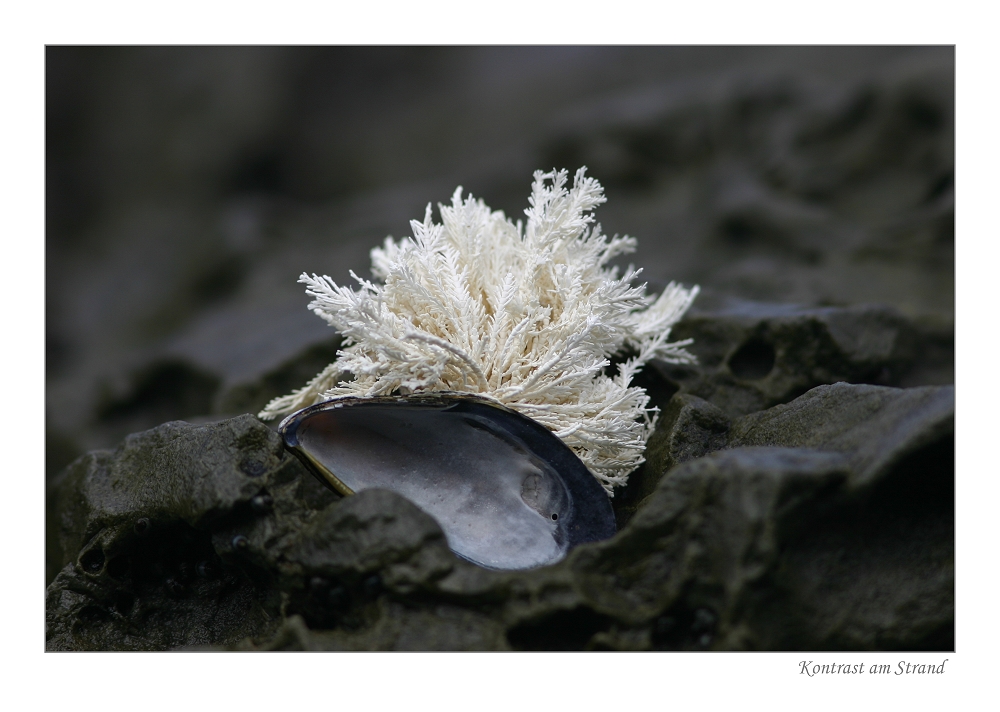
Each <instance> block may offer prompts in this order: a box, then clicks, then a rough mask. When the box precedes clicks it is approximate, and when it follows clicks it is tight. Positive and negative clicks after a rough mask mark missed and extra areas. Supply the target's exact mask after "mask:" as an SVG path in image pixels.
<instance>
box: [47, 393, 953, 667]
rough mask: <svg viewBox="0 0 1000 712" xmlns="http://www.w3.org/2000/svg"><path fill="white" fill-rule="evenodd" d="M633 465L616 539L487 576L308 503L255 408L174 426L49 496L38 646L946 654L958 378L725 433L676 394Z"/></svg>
mask: <svg viewBox="0 0 1000 712" xmlns="http://www.w3.org/2000/svg"><path fill="white" fill-rule="evenodd" d="M702 436H706V437H702ZM650 454H651V457H650V460H649V463H648V466H647V468H646V470H644V471H643V474H645V475H646V476H647V478H649V481H647V482H641V481H640V480H639V479H637V480H635V483H636V484H635V486H637V487H639V491H640V492H645V491H646V490H649V493H648V494H646V495H645V496H644V497H642V498H641V499H640V500H639V502H638V504H637V505H635V506H634V513H633V514H632V516H630V517H622V516H621V515H622V512H619V515H620V519H624V520H625V523H624V524H623V526H622V527H621V529H620V531H619V532H618V534H617V535H616V536H615V537H613V538H612V539H610V540H607V541H603V542H598V543H594V544H588V545H583V546H580V547H578V548H577V549H575V550H574V551H573V552H572V553H571V554H570V556H569V557H568V558H567V559H566V560H564V561H563V562H560V563H559V564H556V565H554V566H550V567H544V568H541V569H535V570H530V571H520V572H497V571H488V570H485V569H481V568H479V567H477V566H474V565H473V564H470V563H468V562H465V561H463V560H460V559H458V558H456V557H455V556H454V555H453V554H452V553H451V552H450V551H449V550H448V547H447V544H446V541H445V539H444V536H443V534H442V532H441V530H440V528H439V527H438V525H437V524H436V522H434V520H433V519H432V518H431V517H429V516H428V515H426V514H424V513H423V512H421V511H420V510H419V509H418V508H417V507H416V506H414V505H413V504H411V503H410V502H408V501H407V500H405V499H403V498H402V497H399V496H398V495H395V494H393V493H391V492H387V491H381V490H370V491H366V492H363V493H360V494H358V495H355V496H353V497H348V498H344V499H340V498H338V497H336V496H335V495H333V494H332V493H330V492H328V491H327V490H324V489H323V488H322V487H321V486H320V485H319V484H318V483H317V481H316V480H315V479H314V478H313V477H312V476H311V475H310V474H309V473H307V472H306V471H305V469H304V468H303V466H302V465H301V464H300V463H299V462H298V461H297V460H296V459H295V458H293V457H292V456H290V455H289V454H288V453H287V452H286V451H285V450H284V449H283V446H282V443H281V441H280V438H279V437H278V436H277V435H276V434H275V433H274V432H273V431H271V430H270V429H269V428H267V427H266V426H265V425H263V424H262V423H260V422H259V421H257V420H256V419H254V418H253V417H251V416H249V415H245V416H240V417H238V418H234V419H230V420H226V421H223V422H221V423H218V424H211V425H203V426H195V425H189V424H186V423H179V422H175V423H167V424H165V425H162V426H159V427H158V428H155V429H153V430H150V431H147V432H145V433H140V434H137V435H133V436H130V437H129V438H127V439H126V440H125V442H124V443H122V445H121V446H120V447H119V448H118V449H117V450H115V451H113V452H107V451H105V452H96V453H91V454H89V455H87V456H85V457H84V458H81V459H79V460H77V461H76V462H75V463H74V464H73V465H72V466H71V467H69V468H68V469H67V470H65V471H64V472H63V473H62V474H61V475H60V476H59V477H58V478H57V479H56V480H55V481H54V482H53V484H52V488H51V497H50V510H49V523H50V527H51V532H50V547H49V566H50V575H52V576H54V578H53V579H52V583H51V584H50V585H49V587H48V593H47V601H46V603H47V645H48V647H49V649H52V650H67V649H68V650H81V649H87V650H92V649H115V650H134V649H167V648H176V647H205V646H225V647H231V648H237V649H255V650H256V649H324V650H326V649H329V650H371V649H376V650H510V649H513V650H577V649H586V650H604V649H610V650H674V649H713V650H747V649H750V650H788V649H812V650H817V649H951V648H952V647H953V645H954V482H953V477H954V465H953V459H954V391H953V388H951V387H948V386H942V387H935V386H929V387H923V388H912V389H896V388H888V387H883V386H869V385H849V384H844V383H838V384H834V385H830V386H820V387H818V388H815V389H813V390H811V391H809V392H807V393H806V394H804V395H803V396H801V397H799V398H797V399H795V400H793V401H791V402H790V403H788V404H784V405H779V406H775V407H773V408H770V409H767V410H763V411H759V412H756V413H753V414H751V415H747V416H744V417H742V418H738V419H736V420H735V421H732V422H730V421H729V420H728V419H727V418H726V417H725V416H724V415H723V414H722V413H721V411H720V410H719V409H718V408H715V407H713V406H712V405H711V404H709V403H707V402H706V401H702V400H700V399H698V398H697V397H694V396H689V395H682V394H678V395H676V396H674V398H673V399H672V401H671V404H670V408H669V410H668V412H667V413H666V414H665V417H664V423H663V427H662V429H661V430H660V431H658V432H657V436H656V442H655V443H654V444H653V445H652V446H651V453H650ZM631 486H633V485H631V484H630V487H631ZM632 499H633V500H634V499H635V497H634V496H633V498H632Z"/></svg>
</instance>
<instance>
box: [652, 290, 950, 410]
mask: <svg viewBox="0 0 1000 712" xmlns="http://www.w3.org/2000/svg"><path fill="white" fill-rule="evenodd" d="M673 336H674V337H676V338H678V339H686V338H692V339H694V343H693V344H692V345H691V347H690V349H691V351H692V353H694V354H695V355H696V356H697V357H698V363H697V364H696V365H693V366H687V365H684V366H678V365H670V364H665V363H662V362H653V364H652V373H651V374H650V376H648V377H647V378H649V379H650V380H652V379H653V378H654V376H655V377H658V378H659V379H660V380H661V382H662V385H661V386H660V388H661V390H665V389H669V388H671V387H672V388H673V390H674V391H675V392H676V391H680V392H681V393H689V394H692V395H695V396H698V397H699V398H702V399H704V400H706V401H709V402H710V403H712V404H714V405H715V406H717V407H718V408H720V409H721V410H722V411H723V412H724V413H725V414H726V415H727V416H729V417H730V418H735V417H739V416H741V415H745V414H747V413H753V412H755V411H759V410H763V409H765V408H770V407H771V406H774V405H778V404H780V403H787V402H788V401H790V400H792V399H794V398H796V397H798V396H800V395H802V394H803V393H805V392H806V391H808V390H809V389H811V388H815V387H816V386H819V385H823V384H828V383H836V382H838V381H846V382H849V383H872V384H876V385H890V386H894V385H903V384H905V385H938V384H944V383H950V382H951V378H952V373H951V370H950V368H951V366H950V363H951V361H950V359H951V357H950V355H946V354H947V352H946V354H942V350H945V351H946V349H947V346H946V345H942V343H941V340H942V337H941V335H940V334H939V333H938V332H936V331H933V330H932V329H931V328H927V327H922V326H918V324H917V323H915V322H914V321H913V320H910V319H908V318H906V317H904V316H903V315H902V314H901V313H900V312H898V311H897V310H895V309H892V308H890V307H884V306H877V305H860V306H853V307H822V308H805V307H796V306H794V305H776V304H757V303H747V302H741V303H737V304H735V305H733V306H732V307H730V308H727V309H722V310H719V311H714V312H708V313H701V314H696V315H693V316H691V317H689V318H687V319H685V320H684V321H682V322H681V323H679V324H678V325H677V327H676V328H675V330H674V334H673ZM912 376H916V378H914V377H912ZM921 379H922V380H921Z"/></svg>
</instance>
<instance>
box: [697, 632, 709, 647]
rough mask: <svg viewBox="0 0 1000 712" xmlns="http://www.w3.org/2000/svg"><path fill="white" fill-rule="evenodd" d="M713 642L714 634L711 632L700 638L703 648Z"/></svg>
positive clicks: (699, 642)
mask: <svg viewBox="0 0 1000 712" xmlns="http://www.w3.org/2000/svg"><path fill="white" fill-rule="evenodd" d="M711 644H712V636H711V635H710V634H709V633H705V634H704V635H703V636H701V637H700V638H698V645H700V646H701V647H703V648H707V647H708V646H710V645H711Z"/></svg>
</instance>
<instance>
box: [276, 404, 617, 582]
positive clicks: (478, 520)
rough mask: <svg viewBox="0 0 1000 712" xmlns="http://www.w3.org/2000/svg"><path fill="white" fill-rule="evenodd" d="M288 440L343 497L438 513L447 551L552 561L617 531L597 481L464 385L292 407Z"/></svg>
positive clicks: (487, 560)
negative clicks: (454, 390)
mask: <svg viewBox="0 0 1000 712" xmlns="http://www.w3.org/2000/svg"><path fill="white" fill-rule="evenodd" d="M279 427H280V430H281V434H282V436H283V437H284V439H285V444H286V445H287V446H288V447H289V448H290V449H291V450H292V451H293V452H295V454H296V455H298V456H299V457H300V458H301V459H302V460H303V461H305V462H306V464H307V465H309V466H310V468H311V469H312V470H313V471H314V472H315V473H316V474H317V475H318V476H319V477H320V478H321V479H322V480H323V481H325V482H326V483H327V484H328V485H330V486H331V487H333V488H334V489H336V490H337V491H339V492H340V493H341V494H344V495H350V494H353V493H355V492H359V491H361V490H365V489H372V488H381V489H388V490H392V491H394V492H397V493H399V494H401V495H403V496H404V497H406V498H407V499H409V500H410V501H412V502H414V503H415V504H416V505H417V506H419V507H420V508H421V509H423V510H424V511H425V512H427V513H428V514H430V515H431V516H432V517H434V518H435V519H436V520H437V521H438V523H439V524H440V525H441V528H442V530H444V533H445V536H446V537H447V539H448V545H449V546H450V547H451V549H452V550H453V551H454V552H455V553H456V554H458V555H459V556H462V557H463V558H465V559H468V560H469V561H472V562H473V563H476V564H479V565H481V566H485V567H487V568H494V569H525V568H532V567H536V566H544V565H546V564H552V563H555V562H557V561H559V560H560V559H562V558H563V557H565V556H566V553H567V552H568V551H569V550H570V549H571V548H573V547H574V546H576V545H577V544H582V543H584V542H588V541H597V540H600V539H605V538H608V537H610V536H612V535H613V534H614V533H615V521H614V514H613V512H612V510H611V503H610V501H609V500H608V496H607V495H606V494H605V492H604V490H603V488H602V487H601V486H600V484H599V483H598V482H597V480H595V479H594V477H593V476H592V475H591V474H590V472H589V471H588V470H587V468H586V466H585V465H584V464H583V463H582V462H581V461H580V459H579V458H578V457H577V456H576V455H575V454H574V453H573V451H572V450H570V449H569V448H568V447H567V446H566V445H565V444H564V443H563V442H562V441H561V440H559V438H557V437H556V436H555V435H553V434H552V433H551V432H549V431H548V430H547V429H546V428H545V427H544V426H542V425H541V424H539V423H537V422H535V421H533V420H531V419H530V418H527V417H525V416H523V415H521V414H519V413H516V412H514V411H512V410H509V409H508V408H504V407H503V406H500V405H498V404H495V403H493V402H491V401H487V400H485V399H482V398H476V397H473V396H467V395H461V394H431V395H421V396H407V397H384V398H350V399H340V400H336V401H328V402H326V403H320V404H317V405H314V406H310V407H309V408H305V409H303V410H300V411H298V412H297V413H293V414H292V415H290V416H289V417H287V418H286V419H285V420H284V421H282V423H281V425H280V426H279Z"/></svg>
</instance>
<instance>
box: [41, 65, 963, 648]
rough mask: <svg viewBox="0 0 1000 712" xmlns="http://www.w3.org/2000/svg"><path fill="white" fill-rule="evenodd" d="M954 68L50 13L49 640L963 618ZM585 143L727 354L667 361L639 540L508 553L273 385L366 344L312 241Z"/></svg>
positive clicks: (722, 642) (494, 197)
mask: <svg viewBox="0 0 1000 712" xmlns="http://www.w3.org/2000/svg"><path fill="white" fill-rule="evenodd" d="M953 71H954V51H953V49H952V48H947V47H936V48H935V47H930V48H920V47H894V48H878V47H866V48H856V47H855V48H852V47H836V48H791V47H787V48H571V47H566V48H264V49H253V48H225V49H218V48H216V49H213V48H182V49H177V48H173V49H172V48H85V47H84V48H49V50H48V54H47V102H46V105H47V151H46V156H47V180H48V184H47V191H48V200H47V243H46V289H47V295H46V309H47V312H46V313H47V318H46V330H47V338H46V348H47V359H46V371H47V383H46V413H47V418H46V469H47V479H48V493H49V496H48V514H47V520H46V527H47V570H48V578H47V582H48V589H47V594H46V616H47V621H46V622H47V627H46V630H47V633H46V640H47V642H46V645H47V647H48V649H51V650H84V649H86V650H94V649H102V650H112V649H113V650H133V649H143V650H163V649H177V648H188V649H190V648H199V649H201V648H211V649H220V648H230V649H251V650H259V649H332V650H368V649H387V650H388V649H392V650H496V649H499V650H507V649H513V650H539V649H541V650H558V649H571V650H582V649H587V650H602V649H611V650H619V649H621V650H678V649H684V650H687V649H697V650H701V649H712V650H745V649H769V650H775V649H812V650H821V649H865V650H867V649H938V650H942V649H943V650H949V649H952V648H953V647H954V632H953V627H954V506H953V502H954V460H953V448H954V389H953V387H952V386H950V385H949V384H951V383H953V381H954V336H953V333H954V295H953V291H954V187H953V183H954V178H953V176H954V155H953V153H954V148H953V144H954V97H953V94H954V81H953ZM526 106H528V107H531V110H530V111H524V107H526ZM584 164H585V165H587V166H588V167H589V173H590V174H591V175H593V176H595V177H596V178H598V179H599V180H601V181H602V182H603V183H604V184H605V186H606V188H607V195H608V203H607V204H606V205H604V206H602V207H601V208H600V209H599V211H598V213H597V217H598V219H599V220H600V221H601V223H602V224H603V226H604V231H605V232H607V233H609V234H613V233H615V232H618V233H627V234H631V235H635V236H636V237H637V238H638V239H639V252H638V253H637V254H635V255H633V256H630V258H631V261H634V262H635V263H636V264H637V265H640V266H642V267H643V268H644V270H645V271H644V277H645V278H647V279H649V284H650V286H651V288H652V289H653V291H656V290H657V289H658V288H660V287H662V286H663V285H665V284H666V283H667V282H668V281H670V280H680V281H683V282H684V283H686V284H694V283H697V284H700V285H701V287H702V292H701V294H700V296H699V297H698V299H697V301H696V303H695V305H694V307H693V309H692V310H691V311H690V312H689V314H688V316H687V318H686V319H685V320H684V321H683V322H681V323H680V324H678V325H677V327H676V328H675V329H674V334H673V336H674V337H676V338H679V339H686V338H692V339H693V340H694V341H693V344H692V345H691V347H690V349H691V351H692V352H693V353H694V354H695V355H696V356H697V357H698V363H697V364H696V365H692V366H683V367H680V366H674V365H670V364H665V363H656V362H654V363H653V364H651V366H650V367H648V368H647V369H646V370H645V372H644V373H642V374H640V377H639V381H638V382H639V384H640V385H643V386H644V387H646V389H647V391H648V392H649V394H650V396H651V398H652V401H653V403H654V404H655V405H657V406H659V407H660V409H661V414H660V417H659V421H658V425H657V429H656V432H655V433H654V435H653V437H652V438H651V440H650V442H649V447H648V450H647V454H646V456H647V462H646V463H645V465H643V466H642V467H641V468H640V469H639V470H637V471H636V472H635V473H633V475H632V477H631V479H630V481H629V484H628V486H627V487H626V488H624V489H622V490H620V491H618V492H617V493H616V496H615V498H614V500H613V506H614V508H615V514H616V518H617V522H618V529H619V531H618V534H617V535H616V536H615V537H614V538H612V539H610V540H608V541H604V542H600V543H596V544H591V545H586V546H582V547H579V548H578V549H577V550H575V551H574V552H573V553H572V554H571V555H570V557H569V558H567V559H566V560H565V561H563V562H561V563H560V564H558V565H556V566H552V567H546V568H542V569H537V570H533V571H523V572H508V573H501V572H496V571H487V570H484V569H480V568H477V567H475V566H474V565H472V564H469V563H468V562H465V561H463V560H460V559H458V558H456V557H454V556H453V555H452V554H451V553H450V551H449V550H448V548H447V546H446V544H445V541H444V539H443V536H442V534H441V531H440V529H439V528H438V527H437V525H436V523H435V522H434V521H433V520H432V519H431V518H430V517H428V516H427V515H425V514H424V513H422V512H421V511H420V510H419V509H418V508H416V507H415V506H414V505H412V504H411V503H409V502H408V501H406V500H405V499H402V498H401V497H398V496H396V495H393V494H392V493H388V492H377V491H372V492H366V493H362V494H359V495H357V496H354V497H351V498H347V499H340V498H338V497H337V496H336V495H334V494H332V493H330V492H329V491H328V490H326V489H324V488H323V487H322V486H321V485H320V484H319V483H318V482H317V481H316V480H315V479H314V478H313V477H312V476H311V475H310V474H309V473H308V472H306V471H305V470H304V468H303V466H302V465H301V464H300V463H299V462H298V461H297V460H295V459H294V458H292V457H290V456H289V455H288V453H286V452H285V451H284V449H283V447H282V446H281V442H280V440H279V438H278V436H277V434H276V433H275V432H274V430H273V423H272V424H270V425H266V424H263V423H261V422H260V421H258V420H256V418H254V417H253V416H252V415H249V414H250V413H255V412H257V411H258V410H259V408H261V407H262V406H263V405H264V404H265V403H266V402H267V401H268V400H270V399H271V398H273V397H274V396H277V395H281V394H284V393H287V392H289V391H291V390H292V389H294V388H297V387H299V386H301V385H302V384H304V383H305V382H306V381H307V380H308V379H309V378H310V377H312V376H313V375H314V374H315V373H316V372H318V371H319V370H320V369H322V368H323V367H324V366H325V365H326V364H327V363H329V362H330V361H331V360H332V359H333V358H334V357H335V354H336V350H337V348H338V347H339V345H340V341H339V338H338V337H337V335H336V334H333V333H331V331H330V330H329V329H328V328H327V327H325V326H324V324H323V322H322V321H321V320H320V319H318V318H317V317H315V316H314V315H312V314H310V313H309V312H308V310H307V309H306V304H307V303H308V301H309V300H308V297H306V296H305V295H304V294H303V293H302V290H301V285H299V284H297V282H296V279H297V278H298V275H299V274H300V273H301V272H302V271H310V272H313V271H315V272H319V273H326V274H329V275H331V277H333V278H334V279H335V280H336V281H338V282H340V283H346V282H348V281H349V276H348V271H349V270H351V269H353V270H354V271H355V272H357V273H358V274H359V275H362V276H367V275H368V266H369V265H368V250H369V249H370V248H371V247H372V246H373V245H375V244H377V243H379V242H380V241H381V239H382V238H383V237H384V236H385V235H386V234H393V235H396V236H397V237H398V236H401V235H404V234H408V223H407V221H408V220H409V219H411V218H414V217H418V216H420V215H422V214H423V209H424V206H425V205H426V204H427V203H428V202H437V201H444V200H446V199H447V198H448V196H450V195H451V193H452V191H453V190H454V188H455V186H456V185H458V184H461V185H463V186H464V187H465V188H466V189H467V190H471V191H472V192H473V193H474V194H475V195H476V196H477V197H480V196H481V197H483V198H484V199H485V200H486V201H487V203H488V204H490V205H491V206H493V207H494V208H499V209H504V210H505V211H506V212H507V213H508V214H509V215H514V216H516V215H518V214H520V211H521V210H522V209H523V208H524V207H525V206H526V196H527V194H528V187H529V182H530V175H531V172H532V171H533V170H535V169H537V168H550V167H552V166H556V167H566V168H569V169H571V170H572V169H575V168H576V167H577V166H578V165H584ZM626 261H628V258H627V259H626ZM181 421H186V422H181ZM130 433H131V434H130Z"/></svg>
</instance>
